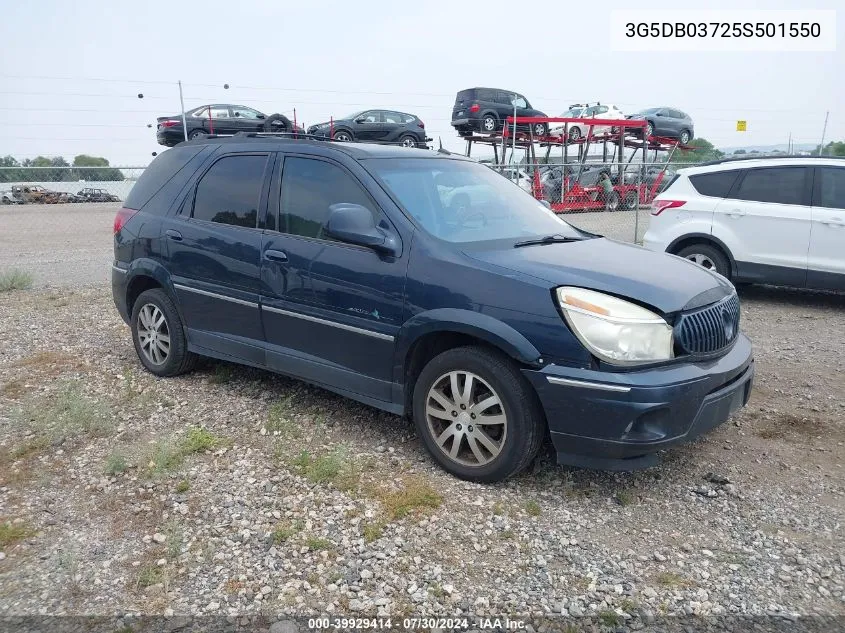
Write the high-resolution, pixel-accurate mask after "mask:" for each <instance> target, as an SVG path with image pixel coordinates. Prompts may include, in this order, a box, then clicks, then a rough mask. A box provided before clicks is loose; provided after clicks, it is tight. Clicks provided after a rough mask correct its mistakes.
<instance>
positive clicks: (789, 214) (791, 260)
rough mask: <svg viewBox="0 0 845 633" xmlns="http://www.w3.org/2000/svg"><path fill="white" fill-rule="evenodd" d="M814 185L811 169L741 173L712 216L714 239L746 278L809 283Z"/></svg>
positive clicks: (741, 275)
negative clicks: (811, 190) (729, 252)
mask: <svg viewBox="0 0 845 633" xmlns="http://www.w3.org/2000/svg"><path fill="white" fill-rule="evenodd" d="M811 181H812V170H811V169H810V168H808V167H803V166H784V167H756V168H752V169H743V170H740V175H739V178H738V180H737V182H736V184H735V185H734V187H733V189H732V191H731V193H730V195H729V196H728V198H726V199H725V200H722V201H721V202H720V203H719V205H718V206H717V207H716V211H715V213H714V214H713V235H714V236H715V237H718V238H719V239H721V240H722V241H723V242H724V243H725V245H726V246H727V247H728V248H729V249H730V251H731V253H732V254H733V256H734V260H735V261H736V266H737V273H738V275H739V276H740V277H741V278H743V279H745V280H748V281H761V282H763V281H769V282H771V283H782V284H787V285H793V286H803V285H804V284H805V283H806V281H807V249H808V248H809V245H810V226H811V217H812V216H811V207H810V186H811Z"/></svg>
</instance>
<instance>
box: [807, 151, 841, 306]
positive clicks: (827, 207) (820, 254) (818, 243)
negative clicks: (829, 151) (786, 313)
mask: <svg viewBox="0 0 845 633" xmlns="http://www.w3.org/2000/svg"><path fill="white" fill-rule="evenodd" d="M812 215H813V222H812V228H811V230H810V250H809V253H808V257H807V285H808V286H810V287H811V288H823V289H827V290H845V167H833V166H830V167H816V168H815V179H814V187H813V209H812Z"/></svg>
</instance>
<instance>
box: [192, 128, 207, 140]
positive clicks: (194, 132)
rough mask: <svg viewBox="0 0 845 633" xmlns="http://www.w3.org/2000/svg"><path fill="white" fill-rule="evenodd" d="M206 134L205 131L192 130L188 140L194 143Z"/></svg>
mask: <svg viewBox="0 0 845 633" xmlns="http://www.w3.org/2000/svg"><path fill="white" fill-rule="evenodd" d="M205 134H208V132H206V131H205V130H191V132H190V134H188V138H189V139H190V140H192V141H193V140H194V139H195V138H199V137H200V136H203V135H205Z"/></svg>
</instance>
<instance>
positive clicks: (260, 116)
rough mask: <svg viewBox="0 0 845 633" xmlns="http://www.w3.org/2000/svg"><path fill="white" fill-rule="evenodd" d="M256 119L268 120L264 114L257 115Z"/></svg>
mask: <svg viewBox="0 0 845 633" xmlns="http://www.w3.org/2000/svg"><path fill="white" fill-rule="evenodd" d="M255 118H256V119H266V118H267V117H265V116H264V115H263V114H257V115H256V116H255Z"/></svg>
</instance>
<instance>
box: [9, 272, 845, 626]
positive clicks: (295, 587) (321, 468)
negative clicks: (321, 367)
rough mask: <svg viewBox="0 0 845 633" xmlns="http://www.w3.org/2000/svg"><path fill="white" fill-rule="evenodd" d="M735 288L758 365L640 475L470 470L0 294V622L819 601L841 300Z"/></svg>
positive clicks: (836, 538)
mask: <svg viewBox="0 0 845 633" xmlns="http://www.w3.org/2000/svg"><path fill="white" fill-rule="evenodd" d="M742 295H743V300H744V301H743V328H744V330H745V331H746V333H748V334H749V335H750V336H751V338H752V340H753V341H754V343H755V349H756V359H757V371H758V378H757V383H756V387H755V389H754V392H753V395H752V399H751V402H750V403H749V406H748V407H746V408H745V409H744V410H743V411H742V412H741V413H739V414H738V415H737V416H735V417H734V418H733V419H732V420H731V421H730V422H729V423H727V424H725V425H723V426H722V427H720V428H718V429H717V430H715V431H714V432H712V433H710V434H709V435H707V436H705V437H704V438H702V439H700V440H698V441H696V442H695V443H693V444H690V445H687V446H684V447H680V448H676V449H674V450H671V451H668V452H667V453H665V454H664V455H663V460H662V464H661V465H660V466H659V467H656V468H654V469H651V470H647V471H642V472H638V473H614V474H611V473H599V472H590V471H584V470H575V469H567V468H563V467H558V466H556V465H554V464H553V463H552V458H551V453H550V451H548V450H547V451H546V453H544V454H543V455H542V456H541V457H540V458H539V459H538V460H537V462H536V463H535V464H534V465H533V467H532V468H531V471H530V472H527V473H525V474H523V475H521V476H519V477H517V478H516V479H514V480H511V481H509V482H507V483H505V484H501V485H495V486H484V485H475V484H469V483H465V482H462V481H459V480H457V479H454V478H452V477H450V476H448V475H446V474H444V473H443V472H442V471H440V470H438V469H437V468H436V467H435V466H433V465H432V463H431V462H430V460H429V459H428V457H427V456H426V454H425V452H424V449H423V447H422V445H421V443H420V441H419V440H418V439H417V437H416V436H415V434H414V431H413V427H412V425H411V424H410V423H409V422H407V421H405V420H402V419H400V418H398V417H395V416H391V415H388V414H385V413H381V412H379V411H376V410H374V409H370V408H368V407H365V406H363V405H359V404H356V403H353V402H350V401H347V400H344V399H343V398H340V397H338V396H335V395H333V394H330V393H328V392H325V391H322V390H320V389H317V388H312V387H309V386H305V385H303V384H301V383H299V382H297V381H293V380H289V379H286V378H283V377H279V376H275V375H272V374H270V373H266V372H262V371H258V370H253V369H248V368H242V367H238V366H235V365H229V364H226V363H216V362H211V361H209V362H206V363H204V364H203V365H202V366H201V367H200V368H199V369H198V370H197V371H195V372H194V373H192V374H190V375H187V376H183V377H179V378H173V379H164V380H158V379H155V378H154V377H153V376H152V375H150V374H148V373H145V372H144V371H142V370H141V367H140V364H139V363H138V361H137V359H136V357H135V353H134V350H133V348H132V345H131V342H130V336H129V331H128V328H127V326H126V325H124V323H123V322H122V321H121V320H120V318H119V317H118V316H117V314H116V312H115V310H114V307H113V305H112V302H111V297H110V294H109V291H108V290H107V289H106V287H105V286H103V285H98V286H95V287H90V288H75V289H66V290H61V291H56V290H51V289H36V290H31V291H16V292H11V293H5V294H3V295H2V300H0V338H2V340H3V341H4V345H3V346H2V348H0V455H2V457H0V519H2V521H5V523H2V522H0V550H2V553H0V617H2V616H8V615H21V614H35V615H37V614H102V615H113V614H164V615H170V614H174V613H175V614H193V615H196V614H217V615H219V614H223V615H235V614H237V615H250V614H253V615H258V614H266V613H276V614H285V616H290V617H293V616H296V615H303V614H311V615H320V614H323V615H325V614H329V615H337V616H349V615H353V616H354V615H359V616H372V617H375V616H376V615H377V614H378V615H383V616H384V615H388V614H389V615H391V616H393V617H399V616H403V615H417V616H435V615H440V616H446V615H470V614H524V615H534V616H539V615H546V616H557V617H560V615H561V614H562V615H564V616H570V617H572V618H575V619H573V620H567V621H568V622H578V623H588V624H591V625H594V626H595V627H599V628H595V629H594V630H600V627H603V628H604V630H617V628H618V627H623V630H624V629H628V630H634V629H638V628H641V627H643V626H644V625H645V626H647V625H648V623H649V622H651V621H652V620H653V619H654V618H655V617H656V618H660V617H661V616H663V615H684V614H687V615H689V614H700V615H704V616H719V615H724V614H745V615H749V614H750V615H756V616H765V615H767V614H768V615H770V616H776V618H795V617H798V616H799V615H801V616H806V615H823V614H827V615H831V614H832V615H838V616H843V615H845V547H843V545H845V538H844V537H843V523H845V477H844V476H843V475H845V472H844V471H843V461H845V459H843V458H844V457H845V449H843V442H845V422H843V418H845V380H843V369H844V368H845V366H843V363H845V361H843V358H845V337H843V336H842V334H843V332H845V310H843V308H845V297H843V296H834V295H824V294H815V293H806V292H797V291H787V290H776V289H769V288H757V287H754V288H749V289H747V290H745V291H743V293H742ZM200 427H201V428H200ZM774 621H778V622H787V623H791V620H788V619H787V620H781V619H777V620H775V619H772V620H766V622H774ZM838 622H839V624H840V625H841V624H842V620H839V621H838ZM276 626H277V628H276V629H275V631H274V632H273V633H276V631H279V630H286V629H284V627H282V628H279V627H278V625H276ZM562 626H563V625H561V626H560V627H557V628H555V626H552V627H551V628H548V630H561V628H562ZM541 630H542V629H541ZM828 630H833V629H828Z"/></svg>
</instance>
